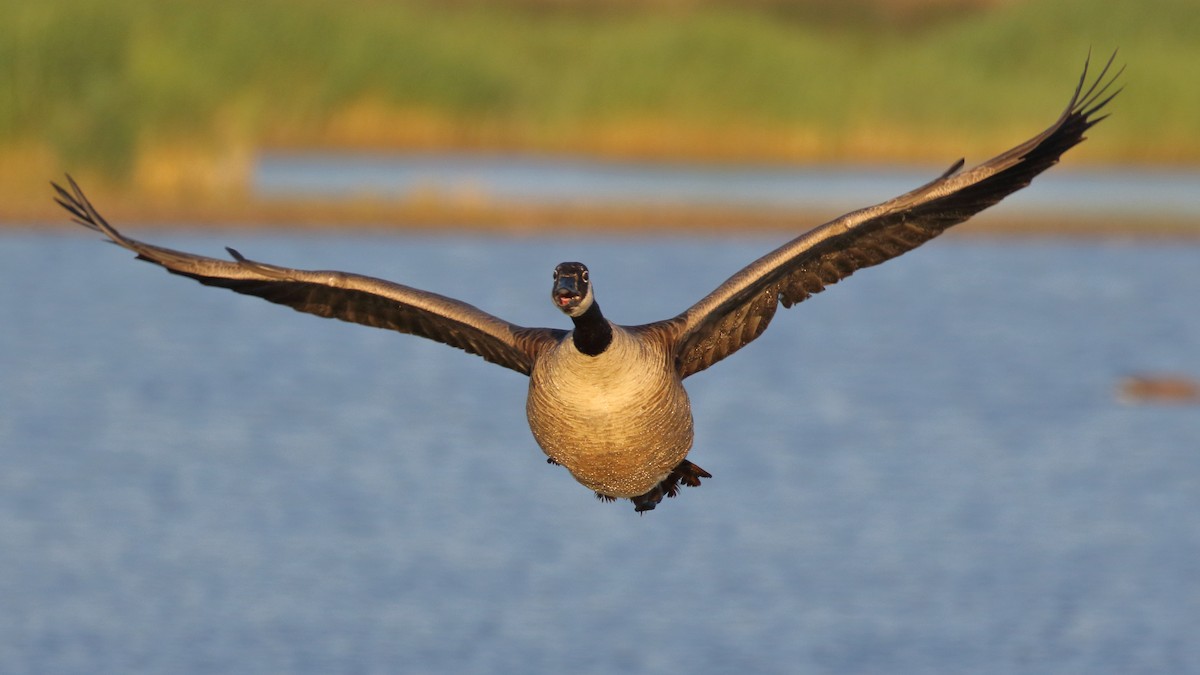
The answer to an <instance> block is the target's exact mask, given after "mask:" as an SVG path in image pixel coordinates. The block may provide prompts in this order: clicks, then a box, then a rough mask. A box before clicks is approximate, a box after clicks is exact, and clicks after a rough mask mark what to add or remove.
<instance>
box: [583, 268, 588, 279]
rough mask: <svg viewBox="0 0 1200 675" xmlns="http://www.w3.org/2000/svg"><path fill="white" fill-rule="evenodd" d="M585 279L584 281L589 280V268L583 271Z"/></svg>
mask: <svg viewBox="0 0 1200 675" xmlns="http://www.w3.org/2000/svg"><path fill="white" fill-rule="evenodd" d="M583 280H584V281H587V280H588V271H587V270H584V271H583Z"/></svg>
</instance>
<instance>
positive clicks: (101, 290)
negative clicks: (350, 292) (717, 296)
mask: <svg viewBox="0 0 1200 675" xmlns="http://www.w3.org/2000/svg"><path fill="white" fill-rule="evenodd" d="M161 239H162V241H163V243H166V244H168V245H172V246H177V247H182V248H187V249H190V250H196V251H199V252H208V253H212V254H217V253H219V252H221V245H224V244H231V245H234V246H236V247H238V248H239V249H240V250H242V252H244V253H246V254H247V255H250V256H253V257H258V258H260V259H264V260H268V261H272V262H278V263H281V264H288V265H295V266H308V267H319V268H341V269H351V270H356V271H361V272H366V273H370V274H375V275H378V276H384V277H388V278H393V279H397V280H400V281H405V282H409V283H414V284H417V285H420V286H422V287H426V288H429V289H433V290H437V291H440V292H444V293H447V294H450V295H454V296H458V297H461V298H463V299H466V300H468V301H469V302H472V303H474V304H476V305H477V306H480V307H482V308H485V309H488V310H490V311H493V312H495V313H497V314H500V315H502V316H504V317H506V318H509V319H511V320H513V321H517V322H519V323H524V324H546V323H550V324H553V325H562V324H563V318H562V317H561V316H560V315H559V314H558V313H557V312H556V311H555V310H554V309H553V308H552V307H551V305H550V303H549V302H548V289H549V281H550V270H551V268H552V267H553V265H554V264H555V263H557V262H559V261H560V260H571V259H579V260H583V261H586V262H588V263H589V265H590V266H591V268H592V273H593V274H592V276H593V279H594V280H595V282H596V284H597V286H598V292H599V294H600V296H599V297H600V302H601V303H602V304H603V305H604V307H605V309H606V311H607V313H608V314H610V315H611V317H612V318H614V319H615V320H618V321H623V322H629V323H635V322H642V321H648V320H652V319H656V318H660V317H665V316H669V315H673V314H675V313H676V312H678V311H680V310H682V309H684V308H685V307H686V306H687V305H688V304H690V303H691V302H692V301H694V300H695V299H697V298H699V297H700V296H701V295H703V294H704V293H706V292H707V291H708V290H710V289H711V288H712V287H714V286H715V285H716V284H717V283H719V282H720V281H721V280H722V279H723V278H724V277H725V276H727V275H728V274H730V273H731V272H733V271H735V270H736V269H738V268H739V267H740V266H741V265H742V264H744V263H745V262H747V261H749V260H751V259H752V258H754V257H756V256H757V255H759V254H760V253H762V252H764V251H765V250H766V249H767V248H768V247H769V246H771V245H773V244H774V243H775V242H774V241H773V240H766V239H721V240H718V239H709V240H700V241H697V240H686V239H647V240H613V239H581V238H571V239H526V240H498V239H487V238H440V239H438V238H419V237H404V236H350V235H342V236H338V237H333V236H285V235H272V236H261V235H259V236H252V235H244V234H222V235H220V237H219V238H217V237H214V236H209V235H204V236H200V235H196V236H182V235H170V236H167V235H163V236H162V237H161ZM0 275H2V276H3V280H4V283H3V284H0V316H2V317H3V318H2V319H0V354H3V356H2V357H0V383H2V385H3V386H2V387H0V542H2V544H0V672H5V673H10V672H11V673H34V672H46V673H51V672H52V673H133V672H155V673H281V672H291V673H329V672H339V673H352V672H354V673H409V672H412V673H436V672H446V673H568V672H570V673H613V672H646V673H679V672H686V673H714V674H716V673H731V672H753V673H893V674H895V673H899V674H905V673H933V672H936V673H1015V672H1020V673H1089V674H1094V673H1114V674H1115V673H1121V674H1124V673H1135V672H1155V673H1188V672H1193V673H1196V672H1200V640H1197V639H1196V636H1197V635H1200V516H1198V515H1197V514H1200V442H1198V440H1200V408H1196V407H1186V406H1175V407H1172V406H1141V407H1138V406H1125V405H1121V404H1120V403H1118V402H1117V401H1116V400H1115V398H1114V395H1113V387H1114V384H1115V382H1116V381H1117V380H1118V379H1119V378H1120V377H1121V376H1122V375H1124V374H1127V373H1137V372H1172V373H1185V374H1191V375H1193V376H1194V375H1200V312H1198V311H1197V298H1200V248H1197V247H1194V246H1177V245H1128V244H1127V245H1117V244H1105V243H1079V242H1072V243H1061V244H1060V243H1053V242H1041V243H1009V242H1006V243H991V242H979V241H970V242H967V241H963V240H948V241H938V242H935V243H933V244H930V245H929V246H927V247H925V248H923V249H921V250H920V251H917V252H915V253H913V254H910V255H907V256H905V257H903V258H901V259H899V260H896V261H893V262H891V263H888V264H887V265H884V266H882V267H879V268H875V269H872V270H867V271H863V272H860V273H859V274H857V275H855V276H854V277H853V278H852V279H849V280H847V281H846V282H844V283H842V284H840V285H838V286H835V287H833V288H831V289H830V290H829V291H828V292H826V293H824V294H822V295H819V296H817V297H814V298H813V299H811V300H809V301H806V302H805V303H803V304H801V305H800V306H798V307H796V308H793V309H792V310H790V311H786V312H782V311H781V313H780V314H779V315H778V316H777V317H776V319H775V322H774V323H773V325H772V328H771V329H770V330H769V331H768V332H767V333H766V334H765V335H764V336H763V337H762V338H761V339H760V340H759V341H757V342H756V343H754V344H753V345H751V346H750V347H748V348H747V349H745V350H743V351H741V352H739V353H738V354H737V355H735V356H734V357H733V358H731V359H730V360H728V361H726V362H723V363H721V364H718V365H717V366H716V367H714V368H712V369H711V370H709V371H706V372H704V373H701V374H700V375H697V376H696V377H694V378H692V379H690V380H688V384H689V390H690V392H691V394H692V398H693V401H694V404H695V408H696V410H695V412H696V425H697V442H696V448H695V450H694V451H693V454H692V458H693V459H694V460H695V461H696V462H697V463H698V464H699V465H700V466H702V467H704V468H705V469H707V470H709V471H710V472H712V473H713V474H714V478H712V479H711V480H710V481H706V483H705V485H704V486H703V487H701V488H698V489H689V490H686V491H685V492H684V494H683V495H682V496H681V497H680V498H678V499H674V500H669V501H667V502H665V503H664V504H663V505H662V506H661V507H660V508H659V509H658V510H656V511H654V512H652V513H649V514H647V515H645V516H644V517H639V516H637V515H636V514H635V513H634V512H633V510H632V508H631V506H630V505H629V504H628V503H618V504H603V503H600V502H598V501H596V500H595V499H594V498H593V497H592V496H591V494H590V493H589V492H588V491H587V490H585V489H584V488H582V487H581V486H579V485H578V484H576V483H574V481H572V480H571V479H570V477H569V476H568V475H567V473H566V472H565V471H564V470H562V469H561V468H558V467H552V466H549V465H547V464H546V463H545V462H544V461H543V458H542V455H541V453H540V452H539V450H538V449H537V447H536V446H535V444H534V442H533V439H532V437H531V435H530V433H529V431H528V428H527V427H526V425H525V421H524V411H523V405H524V404H523V395H524V386H525V380H524V378H523V377H521V376H519V375H517V374H515V373H511V372H509V371H505V370H503V369H501V368H497V367H495V366H492V365H489V364H487V363H485V362H483V361H482V360H480V359H478V358H475V357H472V356H469V355H466V354H464V353H462V352H458V351H456V350H452V349H448V348H446V347H443V346H441V345H436V344H433V343H426V342H424V341H421V340H418V339H416V338H411V337H408V336H400V335H395V334H391V333H388V332H384V331H378V330H371V329H367V328H364V327H360V326H353V325H348V324H341V323H337V322H332V321H324V320H319V319H316V318H313V317H309V316H304V315H301V314H297V313H294V312H292V311H290V310H288V309H285V308H279V307H274V306H271V305H268V304H266V303H264V302H262V301H260V300H257V299H254V298H244V297H241V296H237V295H234V294H232V293H228V292H225V291H220V290H216V289H209V288H203V287H201V286H199V285H197V284H195V283H193V282H191V281H189V280H186V279H180V278H176V277H169V276H168V275H166V274H163V273H162V272H161V271H159V270H156V269H153V268H152V267H150V266H148V265H145V264H142V263H138V262H135V261H133V260H132V259H131V256H129V255H128V254H127V253H126V252H124V251H121V250H119V249H117V248H115V247H112V246H105V245H102V244H100V243H99V242H98V241H97V238H96V237H95V236H93V235H90V234H88V233H85V232H78V233H70V234H69V235H67V236H64V235H62V234H61V233H60V234H57V235H45V236H43V235H38V234H11V233H10V234H4V235H2V236H0Z"/></svg>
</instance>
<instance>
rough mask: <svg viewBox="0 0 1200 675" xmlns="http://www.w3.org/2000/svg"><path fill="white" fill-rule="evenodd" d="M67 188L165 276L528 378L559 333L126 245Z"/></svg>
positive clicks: (316, 279)
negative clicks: (455, 351) (465, 356)
mask: <svg viewBox="0 0 1200 675" xmlns="http://www.w3.org/2000/svg"><path fill="white" fill-rule="evenodd" d="M67 180H68V182H69V183H70V188H71V189H70V190H69V191H68V190H67V189H65V188H63V187H61V186H59V185H57V184H53V185H54V189H55V190H56V191H57V192H58V196H57V197H56V201H57V202H58V203H59V204H60V205H61V206H62V207H63V208H65V209H66V210H67V211H69V212H70V213H71V215H72V216H74V221H75V222H77V223H79V224H80V225H83V226H84V227H87V228H90V229H92V230H95V231H97V232H100V233H102V234H104V235H105V236H107V237H108V238H109V239H110V240H112V241H113V242H114V243H116V244H118V245H120V246H123V247H124V248H127V249H129V250H130V251H133V252H134V253H136V254H137V257H138V258H139V259H140V260H145V261H148V262H152V263H154V264H156V265H159V266H161V267H163V268H165V269H166V270H167V271H168V272H171V273H172V274H179V275H182V276H185V277H191V278H193V279H195V280H196V281H199V282H200V283H202V284H204V285H206V286H218V287H220V288H228V289H229V290H231V291H236V292H238V293H243V294H245V295H254V296H258V297H260V298H263V299H264V300H268V301H270V302H274V303H276V304H280V305H287V306H288V307H291V308H292V309H295V310H296V311H299V312H307V313H309V314H315V315H317V316H323V317H327V318H331V319H341V320H342V321H350V322H353V323H360V324H363V325H365V326H373V327H375V328H388V329H391V330H395V331H399V332H401V333H409V334H411V335H419V336H420V337H424V338H429V339H430V340H436V341H438V342H441V343H443V344H447V345H450V346H451V347H457V348H459V349H462V350H465V351H467V352H470V353H472V354H478V355H479V356H482V357H483V358H484V359H487V360H488V361H491V362H492V363H496V364H499V365H502V366H504V367H506V368H511V369H513V370H515V371H517V372H520V373H525V374H526V375H528V374H529V372H530V370H532V367H533V360H534V358H535V357H536V355H537V354H538V352H540V351H541V350H542V349H543V348H544V347H545V346H546V345H548V344H551V343H553V342H556V341H557V340H558V339H560V338H561V336H562V335H563V334H564V331H559V330H552V329H549V328H524V327H521V326H517V325H515V324H511V323H508V322H507V321H503V320H501V319H498V318H496V317H494V316H492V315H491V314H488V313H487V312H484V311H482V310H480V309H477V308H475V307H473V306H471V305H468V304H467V303H465V302H460V301H458V300H455V299H453V298H447V297H445V296H442V295H438V294H436V293H429V292H427V291H422V290H418V289H415V288H410V287H408V286H402V285H400V284H395V283H391V282H388V281H383V280H381V279H375V278H373V277H368V276H363V275H359V274H347V273H345V272H331V271H306V270H296V269H289V268H286V267H277V266H275V265H268V264H266V263H260V262H255V261H253V260H249V259H247V258H245V257H243V256H242V255H241V254H240V253H238V252H237V251H235V250H233V249H226V250H228V251H229V253H230V255H232V256H233V260H218V259H216V258H207V257H204V256H198V255H192V254H190V253H183V252H181V251H174V250H171V249H169V248H163V247H161V246H153V245H151V244H146V243H143V242H140V241H137V240H136V239H130V238H129V237H126V236H124V235H123V234H121V233H120V232H118V231H117V230H116V229H115V228H114V227H113V226H111V225H109V224H108V221H106V220H105V219H104V217H103V216H101V215H100V213H99V212H98V211H96V209H95V207H93V206H92V204H91V202H89V201H88V199H87V197H85V196H84V194H83V191H82V190H80V189H79V186H78V185H76V183H75V181H74V180H73V179H71V177H70V176H68V177H67Z"/></svg>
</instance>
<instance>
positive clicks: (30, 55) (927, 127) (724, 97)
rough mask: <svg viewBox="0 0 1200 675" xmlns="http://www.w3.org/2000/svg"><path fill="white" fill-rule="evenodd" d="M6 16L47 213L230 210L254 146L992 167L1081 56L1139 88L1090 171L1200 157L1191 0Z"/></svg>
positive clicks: (540, 1) (9, 152)
mask: <svg viewBox="0 0 1200 675" xmlns="http://www.w3.org/2000/svg"><path fill="white" fill-rule="evenodd" d="M835 7H837V8H841V9H837V10H836V11H834V10H833V9H831V8H835ZM919 7H933V9H932V10H923V11H918V10H917V9H914V8H919ZM0 11H2V12H3V16H5V21H4V22H0V64H3V65H2V66H0V67H3V68H4V69H5V70H4V75H3V84H2V85H0V86H2V88H0V198H3V199H6V200H10V201H11V200H20V199H22V195H25V194H26V192H27V190H28V189H29V188H31V187H33V186H35V185H36V186H37V189H38V190H39V193H38V198H39V199H41V198H42V195H41V192H44V190H42V188H41V186H43V185H44V180H45V178H47V177H49V176H54V175H58V174H60V173H61V172H62V171H63V170H70V171H72V172H74V173H76V174H82V175H84V176H85V177H86V178H88V179H89V181H91V182H96V181H103V182H107V183H109V184H110V185H111V186H112V187H113V188H114V189H116V188H118V187H120V186H124V187H125V188H126V189H131V190H133V191H135V192H136V193H137V194H140V195H148V196H150V197H153V196H155V195H157V196H159V197H162V198H176V197H178V196H179V195H181V194H186V193H197V194H200V195H218V194H219V195H229V194H235V193H237V192H238V191H239V190H241V189H243V188H244V185H245V180H246V177H247V175H248V171H249V167H250V161H251V160H252V157H253V153H254V151H255V150H256V149H258V148H262V147H347V148H370V149H375V150H378V149H411V148H422V149H430V148H455V149H522V150H531V151H539V152H579V153H589V154H598V155H606V156H623V157H648V158H655V157H669V158H673V159H677V158H694V159H703V160H716V161H748V160H753V161H762V160H768V161H796V162H806V161H894V160H907V161H912V160H920V161H927V160H934V161H939V162H941V161H946V160H949V159H953V158H955V157H958V156H960V155H962V154H966V155H967V156H968V157H969V158H974V159H982V158H984V157H985V156H987V155H990V154H992V153H994V152H995V151H997V150H1000V149H1003V148H1005V147H1007V146H1009V145H1011V144H1012V143H1013V142H1015V141H1017V140H1020V139H1023V138H1024V137H1026V136H1028V135H1029V134H1031V133H1033V132H1035V131H1037V130H1038V129H1040V128H1041V127H1042V126H1044V125H1045V124H1047V123H1049V122H1050V121H1051V120H1052V119H1053V117H1054V115H1055V114H1056V113H1057V112H1058V109H1059V107H1060V106H1061V105H1062V104H1064V103H1065V101H1066V98H1067V96H1068V95H1069V93H1070V88H1071V87H1072V86H1073V84H1074V79H1075V77H1076V76H1077V74H1078V71H1079V68H1080V67H1081V65H1082V61H1083V58H1084V56H1085V55H1086V54H1087V52H1088V50H1089V48H1095V50H1096V51H1097V52H1098V55H1099V54H1101V53H1102V54H1103V55H1104V56H1107V54H1108V53H1109V52H1110V51H1111V49H1113V48H1116V47H1119V48H1120V49H1121V55H1120V57H1119V59H1120V61H1122V62H1124V63H1127V64H1128V66H1129V69H1128V71H1127V73H1126V75H1125V78H1124V79H1125V82H1126V83H1127V85H1128V88H1127V91H1126V93H1125V94H1124V95H1122V97H1121V99H1120V100H1119V102H1118V104H1117V105H1115V106H1114V107H1113V110H1114V113H1115V114H1114V116H1113V118H1112V119H1111V120H1110V121H1108V122H1105V124H1104V126H1103V127H1102V131H1101V132H1098V133H1095V134H1094V136H1095V138H1094V139H1093V140H1092V141H1089V143H1088V145H1087V146H1086V151H1085V152H1082V153H1080V155H1081V157H1080V158H1079V159H1080V160H1083V161H1092V162H1196V161H1200V88H1198V87H1195V86H1194V76H1193V74H1192V72H1191V71H1192V70H1194V67H1195V66H1197V65H1200V41H1198V40H1196V36H1197V35H1200V12H1196V11H1195V6H1194V3H1193V2H1192V0H1151V1H1148V2H1143V3H1129V2H1126V1H1124V0H1039V1H1033V0H1026V1H1019V0H1009V1H1001V0H995V1H992V2H983V1H982V0H975V1H971V0H943V1H942V2H939V3H934V4H933V5H926V4H921V3H913V2H904V1H903V0H860V1H859V2H857V3H855V2H849V3H830V2H829V1H828V0H792V1H789V0H761V1H759V2H749V3H737V2H733V1H732V0H728V1H725V2H722V1H719V0H710V1H708V2H702V1H696V2H687V1H686V0H677V1H674V2H668V1H667V0H661V1H659V2H653V1H651V2H645V3H633V2H622V1H619V0H608V1H606V2H599V3H576V2H566V1H565V0H558V1H555V0H493V1H491V2H486V1H483V0H479V1H475V2H471V1H468V0H459V1H452V2H440V3H435V2H432V1H430V2H421V1H417V0H409V1H403V0H400V1H396V2H382V1H375V0H358V1H356V2H334V1H332V0H259V1H257V2H252V3H248V2H242V1H238V0H211V1H210V2H206V3H193V2H190V1H184V0H158V1H149V0H104V1H103V2H97V1H95V0H49V1H47V2H44V3H31V2H26V1H24V0H0ZM234 198H238V197H236V195H235V197H234Z"/></svg>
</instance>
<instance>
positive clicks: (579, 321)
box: [571, 300, 612, 356]
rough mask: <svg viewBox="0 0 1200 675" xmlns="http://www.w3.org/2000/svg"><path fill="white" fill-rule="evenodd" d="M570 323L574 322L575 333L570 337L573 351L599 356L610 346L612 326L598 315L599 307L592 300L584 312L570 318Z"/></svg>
mask: <svg viewBox="0 0 1200 675" xmlns="http://www.w3.org/2000/svg"><path fill="white" fill-rule="evenodd" d="M571 321H574V322H575V332H574V334H573V336H572V339H573V340H574V341H575V349H578V350H579V352H580V353H581V354H586V355H588V356H599V355H600V354H603V353H604V350H605V349H608V345H610V344H612V326H611V325H609V323H608V319H605V318H604V315H603V314H601V313H600V305H599V304H598V303H596V302H595V301H594V300H593V301H592V306H591V307H588V309H587V311H586V312H584V313H583V314H580V315H579V316H573V317H571Z"/></svg>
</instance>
